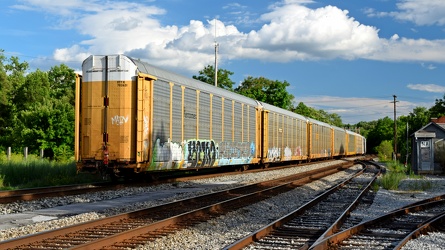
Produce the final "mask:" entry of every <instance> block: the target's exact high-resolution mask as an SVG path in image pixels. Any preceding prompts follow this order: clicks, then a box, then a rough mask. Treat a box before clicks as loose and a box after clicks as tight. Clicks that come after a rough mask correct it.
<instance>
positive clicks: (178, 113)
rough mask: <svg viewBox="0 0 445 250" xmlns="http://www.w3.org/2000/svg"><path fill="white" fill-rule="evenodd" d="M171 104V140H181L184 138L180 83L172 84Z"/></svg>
mask: <svg viewBox="0 0 445 250" xmlns="http://www.w3.org/2000/svg"><path fill="white" fill-rule="evenodd" d="M172 101H173V104H172V107H173V109H172V119H173V121H172V123H173V126H172V141H173V142H182V141H183V140H184V139H183V138H182V128H183V126H182V116H183V108H182V89H181V86H180V85H174V86H173V99H172Z"/></svg>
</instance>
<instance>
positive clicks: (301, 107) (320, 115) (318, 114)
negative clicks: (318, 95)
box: [291, 102, 344, 127]
mask: <svg viewBox="0 0 445 250" xmlns="http://www.w3.org/2000/svg"><path fill="white" fill-rule="evenodd" d="M291 111H292V112H294V113H297V114H300V115H302V116H305V117H309V118H312V119H315V120H317V121H321V122H325V123H328V124H331V125H334V126H337V127H343V126H344V124H343V121H342V120H341V117H340V116H339V115H338V114H335V113H333V114H329V113H328V112H326V111H324V110H322V109H320V110H316V109H314V108H311V107H308V106H306V105H305V104H304V103H302V102H300V103H299V104H298V105H297V107H295V108H292V109H291Z"/></svg>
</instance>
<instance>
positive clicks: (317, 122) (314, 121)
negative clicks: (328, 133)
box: [308, 118, 333, 128]
mask: <svg viewBox="0 0 445 250" xmlns="http://www.w3.org/2000/svg"><path fill="white" fill-rule="evenodd" d="M308 120H309V121H310V122H312V123H315V124H318V125H322V126H325V127H329V128H332V127H333V126H332V125H331V124H328V123H326V122H321V121H318V120H315V119H312V118H308Z"/></svg>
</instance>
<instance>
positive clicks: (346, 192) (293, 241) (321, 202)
mask: <svg viewBox="0 0 445 250" xmlns="http://www.w3.org/2000/svg"><path fill="white" fill-rule="evenodd" d="M368 164H369V163H368ZM363 165H365V164H363ZM365 166H366V165H365ZM379 174H380V169H379V168H377V169H374V168H373V169H370V168H364V169H363V170H361V171H360V172H358V173H357V174H356V175H354V176H352V177H350V178H349V179H347V180H345V181H344V182H342V183H340V184H338V185H336V186H334V187H332V188H331V189H329V190H327V191H326V192H324V193H322V194H320V195H319V196H317V197H316V198H314V199H313V200H311V201H309V202H307V203H306V204H305V205H303V206H301V207H300V208H298V209H297V210H295V211H293V212H291V213H289V214H288V215H286V216H283V217H281V218H280V219H278V220H276V221H274V222H272V223H270V224H269V225H267V226H265V227H263V228H261V229H260V230H258V231H256V232H254V233H252V234H249V235H247V236H246V237H244V238H243V239H240V240H239V241H237V242H235V243H233V244H231V245H229V246H227V247H225V248H224V249H241V248H244V247H247V248H248V249H307V248H308V247H310V246H311V245H312V244H313V243H314V242H316V241H318V240H319V239H323V238H325V237H327V236H329V235H332V234H333V233H334V232H336V231H337V230H338V228H340V227H341V225H342V223H343V221H344V220H345V219H346V217H347V215H348V214H349V213H350V212H351V211H352V210H353V209H354V208H355V207H356V206H357V205H358V202H359V200H360V198H361V197H362V196H363V195H364V194H365V193H366V192H367V191H368V190H369V189H370V187H371V184H372V183H373V182H374V181H375V179H376V178H377V176H378V175H379Z"/></svg>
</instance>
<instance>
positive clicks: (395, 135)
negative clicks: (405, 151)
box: [393, 95, 398, 161]
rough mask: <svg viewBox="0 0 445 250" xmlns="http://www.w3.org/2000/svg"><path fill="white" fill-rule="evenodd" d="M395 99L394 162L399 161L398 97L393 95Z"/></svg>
mask: <svg viewBox="0 0 445 250" xmlns="http://www.w3.org/2000/svg"><path fill="white" fill-rule="evenodd" d="M393 97H394V101H393V103H394V160H395V161H396V160H397V112H396V106H397V105H396V103H397V102H398V101H396V98H397V96H396V95H393Z"/></svg>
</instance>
